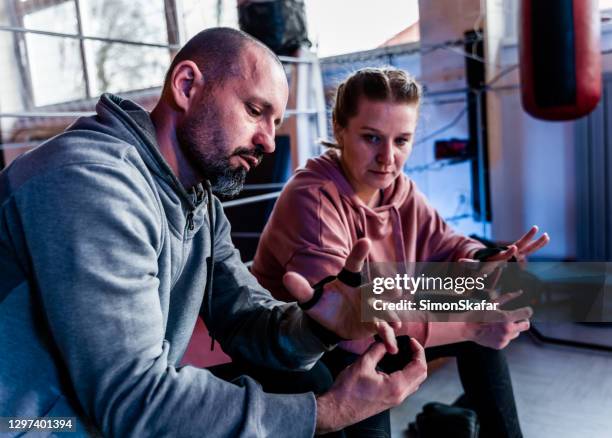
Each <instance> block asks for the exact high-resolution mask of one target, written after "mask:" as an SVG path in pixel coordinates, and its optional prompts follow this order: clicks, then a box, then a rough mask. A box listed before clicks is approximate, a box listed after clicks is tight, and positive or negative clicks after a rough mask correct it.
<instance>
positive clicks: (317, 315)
mask: <svg viewBox="0 0 612 438" xmlns="http://www.w3.org/2000/svg"><path fill="white" fill-rule="evenodd" d="M369 251H370V240H369V239H366V238H364V239H360V240H358V241H357V243H355V246H353V249H352V250H351V253H350V254H349V256H348V257H347V259H346V263H345V265H344V267H345V269H346V270H348V271H350V272H361V269H362V268H363V263H364V261H365V259H366V257H367V255H368V252H369ZM283 283H284V284H285V287H286V288H287V290H288V291H289V293H290V294H291V295H292V296H293V297H295V299H297V301H298V302H300V303H305V302H307V301H308V300H310V299H311V298H312V295H313V290H312V287H311V286H310V285H309V284H308V281H306V279H305V278H304V277H302V276H301V275H300V274H298V273H297V272H287V273H286V274H285V276H284V277H283ZM324 288H325V289H324V292H323V295H322V297H321V299H320V300H319V301H318V302H317V303H316V304H315V305H314V306H313V307H311V308H310V309H309V310H306V313H307V314H308V315H309V316H310V317H312V318H313V319H315V320H316V321H317V322H319V324H321V325H323V326H324V327H326V328H327V329H329V330H331V331H333V332H334V333H336V334H337V335H338V336H340V337H342V338H345V339H362V338H365V337H369V336H372V335H373V334H376V333H378V335H379V336H380V337H381V338H382V340H383V342H384V344H385V346H386V347H387V351H388V352H389V353H396V352H397V341H396V339H395V332H394V329H397V328H400V327H401V322H399V321H400V320H399V317H398V316H397V315H396V314H395V313H394V312H392V311H387V312H386V313H385V315H384V316H383V318H384V320H383V319H378V320H376V321H374V322H362V321H361V319H362V315H361V292H360V290H359V288H354V287H350V286H347V285H346V284H344V283H342V282H341V281H339V280H334V281H332V282H330V283H328V284H326V285H325V286H324ZM386 321H394V322H391V323H389V322H386Z"/></svg>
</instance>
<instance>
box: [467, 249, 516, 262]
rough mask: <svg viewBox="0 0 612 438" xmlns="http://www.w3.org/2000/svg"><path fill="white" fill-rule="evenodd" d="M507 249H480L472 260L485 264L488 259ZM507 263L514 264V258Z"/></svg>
mask: <svg viewBox="0 0 612 438" xmlns="http://www.w3.org/2000/svg"><path fill="white" fill-rule="evenodd" d="M507 249H508V247H507V246H495V247H490V248H482V249H479V250H478V251H476V252H475V253H474V259H476V260H478V261H480V262H486V261H487V259H488V258H489V257H493V256H495V255H497V254H499V253H500V252H502V251H505V250H507ZM509 261H511V262H516V257H512V258H511V259H510V260H509Z"/></svg>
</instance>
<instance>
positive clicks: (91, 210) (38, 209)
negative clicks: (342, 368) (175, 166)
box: [0, 94, 332, 437]
mask: <svg viewBox="0 0 612 438" xmlns="http://www.w3.org/2000/svg"><path fill="white" fill-rule="evenodd" d="M96 112H97V115H95V116H92V117H84V118H80V119H79V120H77V121H76V122H75V123H74V124H73V125H72V126H71V127H70V128H68V130H67V131H66V132H64V133H62V134H60V135H58V136H56V137H54V138H52V139H51V140H49V141H47V142H46V143H45V144H43V145H41V146H40V147H38V148H36V149H35V150H33V151H31V152H29V153H27V154H25V155H23V156H21V157H20V158H19V159H17V160H16V161H14V162H13V163H12V164H11V165H10V166H9V167H8V168H7V169H5V170H4V171H2V172H1V173H0V348H1V349H2V352H1V353H0V417H8V416H20V417H23V416H36V417H40V416H42V417H57V416H75V417H77V418H78V425H77V429H78V432H79V433H78V434H77V436H80V435H85V434H96V433H100V432H101V433H102V434H103V435H107V436H118V437H126V436H137V437H150V436H151V437H152V436H155V437H160V436H171V437H183V436H184V437H191V436H194V437H195V436H197V437H203V436H206V437H218V436H219V437H220V436H249V437H265V436H288V435H290V436H292V437H293V436H296V437H298V436H312V435H313V433H314V427H315V418H316V405H315V399H314V396H313V394H312V393H306V394H296V395H276V394H266V393H264V392H263V391H262V390H261V387H260V386H259V385H258V384H257V383H256V382H255V381H253V380H251V379H249V378H242V379H241V380H240V381H239V382H236V384H233V383H228V382H225V381H222V380H220V379H218V378H216V377H214V376H213V375H212V374H211V373H210V372H208V371H207V370H204V369H198V368H194V367H191V366H185V367H179V363H180V360H181V358H182V356H183V353H184V351H185V349H186V347H187V344H188V341H189V338H190V335H191V333H192V330H193V327H194V325H195V322H196V318H197V317H198V313H199V311H200V307H201V305H202V303H203V299H204V291H205V287H206V283H207V271H208V263H210V255H211V248H212V247H213V246H214V269H213V270H212V277H213V279H214V282H213V287H212V288H209V289H211V290H210V291H209V297H208V298H209V300H210V302H206V303H205V304H206V305H205V306H204V307H203V308H207V306H210V313H209V314H208V312H206V313H205V315H204V316H205V319H206V324H207V326H208V327H210V328H211V329H212V330H213V332H214V335H215V337H216V339H217V340H218V341H219V342H220V343H221V345H222V347H223V348H224V350H225V351H227V352H228V353H229V354H230V355H232V356H234V357H241V358H243V359H244V360H247V361H249V362H251V363H253V364H255V365H265V366H267V367H272V368H278V369H284V370H286V369H295V370H305V369H308V368H309V367H311V366H312V365H313V364H314V363H315V362H316V361H317V360H318V358H319V357H320V355H321V354H322V353H323V352H324V351H325V350H328V349H330V348H332V345H330V344H328V343H326V342H325V341H323V339H325V337H321V336H319V334H320V332H319V329H320V327H319V326H318V325H317V324H316V323H314V321H312V320H311V319H310V318H309V317H307V316H306V315H305V314H303V313H302V312H301V310H300V309H299V308H298V307H297V306H296V305H295V304H285V303H281V302H279V301H276V300H274V299H273V298H272V297H271V296H270V294H269V293H268V291H266V290H265V289H263V288H262V287H261V286H259V284H258V283H257V281H256V280H255V279H254V277H253V276H252V275H251V274H250V273H249V272H248V270H247V269H246V268H245V266H244V265H243V264H242V263H241V261H240V257H239V253H238V251H237V250H236V249H235V248H234V246H233V245H232V243H231V240H230V226H229V223H228V221H227V219H226V217H225V215H224V213H223V210H222V207H221V204H220V202H219V200H218V199H216V198H214V199H208V197H207V195H206V193H205V192H202V191H201V190H194V193H191V194H189V193H187V191H185V189H184V188H183V187H182V186H181V184H180V183H179V182H178V181H177V179H176V177H175V176H174V175H173V173H172V171H171V170H170V168H169V166H168V164H167V163H166V162H165V161H164V159H163V157H162V156H161V155H160V153H159V150H158V148H157V145H156V141H155V132H154V128H153V125H152V123H151V120H150V118H149V115H148V113H147V112H145V111H144V110H143V109H141V108H140V107H139V106H137V105H136V104H134V103H132V102H130V101H127V100H122V99H120V98H118V97H116V96H112V95H108V94H106V95H103V96H102V97H101V99H100V101H99V102H98V104H97V107H96ZM200 189H201V187H200ZM207 207H208V208H207ZM209 211H211V212H212V213H213V215H212V216H213V218H212V221H211V218H210V217H209ZM211 223H212V230H213V231H212V233H211V229H210V227H211ZM211 235H214V242H211V238H210V236H211ZM208 280H210V276H208ZM209 286H210V285H209ZM9 434H10V433H9ZM72 436H75V435H72Z"/></svg>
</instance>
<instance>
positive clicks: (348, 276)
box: [338, 268, 361, 287]
mask: <svg viewBox="0 0 612 438" xmlns="http://www.w3.org/2000/svg"><path fill="white" fill-rule="evenodd" d="M338 280H340V281H341V282H342V283H344V284H346V285H347V286H350V287H359V286H361V273H360V272H351V271H349V270H347V269H346V268H342V271H340V273H339V274H338Z"/></svg>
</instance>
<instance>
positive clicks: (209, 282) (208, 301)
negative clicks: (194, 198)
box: [204, 180, 215, 351]
mask: <svg viewBox="0 0 612 438" xmlns="http://www.w3.org/2000/svg"><path fill="white" fill-rule="evenodd" d="M204 187H205V188H206V198H207V202H206V204H207V208H208V221H209V227H208V228H209V230H210V257H209V258H208V260H207V262H208V263H207V265H208V267H207V271H206V286H205V287H204V306H205V309H206V317H207V318H206V319H207V321H209V323H208V324H206V327H207V328H208V336H210V350H211V351H212V350H214V349H215V335H214V332H213V329H212V328H211V326H212V293H213V291H212V287H213V269H214V267H215V230H214V223H215V221H214V217H213V213H214V212H213V204H212V202H213V201H212V187H211V186H210V181H208V180H206V181H204Z"/></svg>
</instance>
